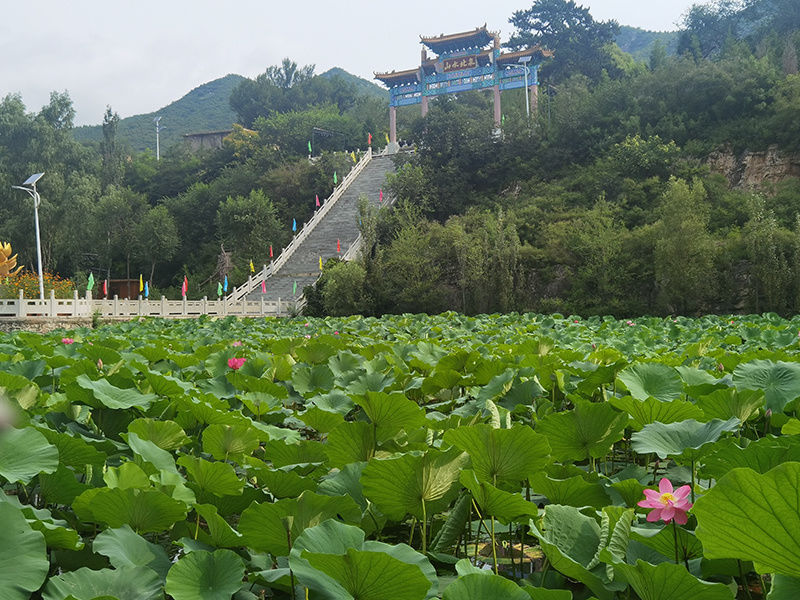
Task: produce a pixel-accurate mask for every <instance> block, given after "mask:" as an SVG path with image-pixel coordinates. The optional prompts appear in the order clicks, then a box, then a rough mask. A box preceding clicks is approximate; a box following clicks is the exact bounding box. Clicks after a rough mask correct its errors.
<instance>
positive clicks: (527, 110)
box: [519, 56, 531, 121]
mask: <svg viewBox="0 0 800 600" xmlns="http://www.w3.org/2000/svg"><path fill="white" fill-rule="evenodd" d="M529 62H531V57H530V56H523V57H521V58H520V59H519V63H520V64H521V65H522V68H523V69H525V114H526V115H527V116H528V120H529V121H530V119H531V103H530V102H529V101H528V63H529Z"/></svg>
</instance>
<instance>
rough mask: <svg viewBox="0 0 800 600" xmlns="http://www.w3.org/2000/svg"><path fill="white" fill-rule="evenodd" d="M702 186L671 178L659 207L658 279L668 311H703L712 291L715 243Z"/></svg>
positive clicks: (656, 252) (656, 261) (656, 245)
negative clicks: (709, 224)
mask: <svg viewBox="0 0 800 600" xmlns="http://www.w3.org/2000/svg"><path fill="white" fill-rule="evenodd" d="M708 210H709V209H708V204H707V202H706V192H705V189H704V187H703V184H702V183H701V182H700V181H699V180H695V181H694V182H693V183H692V185H689V184H688V183H687V182H686V181H683V180H682V179H672V180H671V181H670V183H669V187H668V188H667V191H666V192H665V193H664V197H663V199H662V202H661V206H660V207H659V211H658V212H659V214H660V216H661V219H660V220H659V223H658V227H657V229H656V244H655V277H656V282H657V284H658V287H659V292H660V293H661V296H662V298H663V299H664V304H665V308H666V309H667V311H668V312H678V313H679V314H684V315H685V314H688V313H692V312H696V311H698V310H699V309H701V308H702V307H703V306H704V305H705V303H706V302H707V301H708V299H709V297H710V296H711V294H712V292H713V283H714V243H713V240H712V238H711V236H710V235H709V233H708V228H707V226H708Z"/></svg>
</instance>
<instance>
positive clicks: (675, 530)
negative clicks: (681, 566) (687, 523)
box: [672, 519, 678, 565]
mask: <svg viewBox="0 0 800 600" xmlns="http://www.w3.org/2000/svg"><path fill="white" fill-rule="evenodd" d="M672 540H673V542H674V544H675V564H676V565H677V564H678V525H677V524H676V523H675V519H673V520H672Z"/></svg>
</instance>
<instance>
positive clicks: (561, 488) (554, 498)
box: [530, 471, 611, 510]
mask: <svg viewBox="0 0 800 600" xmlns="http://www.w3.org/2000/svg"><path fill="white" fill-rule="evenodd" d="M530 481H531V486H532V487H533V489H534V491H535V492H536V493H537V494H542V495H543V496H546V497H547V499H548V500H549V501H550V503H551V504H563V505H566V506H577V507H581V506H592V507H594V508H597V509H598V510H599V509H601V508H603V507H604V506H606V505H608V504H610V503H611V498H609V496H608V493H607V492H606V490H605V488H603V486H602V484H600V483H599V482H596V481H595V482H589V481H586V479H584V478H583V477H582V476H580V475H575V476H574V477H568V478H566V479H555V478H551V477H549V476H548V475H547V473H545V472H544V471H539V472H537V473H535V474H534V475H533V476H532V477H531V480H530Z"/></svg>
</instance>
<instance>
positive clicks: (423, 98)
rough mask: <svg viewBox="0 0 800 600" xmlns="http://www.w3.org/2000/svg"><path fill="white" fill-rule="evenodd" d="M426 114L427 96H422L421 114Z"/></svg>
mask: <svg viewBox="0 0 800 600" xmlns="http://www.w3.org/2000/svg"><path fill="white" fill-rule="evenodd" d="M427 114H428V97H427V96H423V97H422V116H423V117H424V116H425V115H427Z"/></svg>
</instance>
